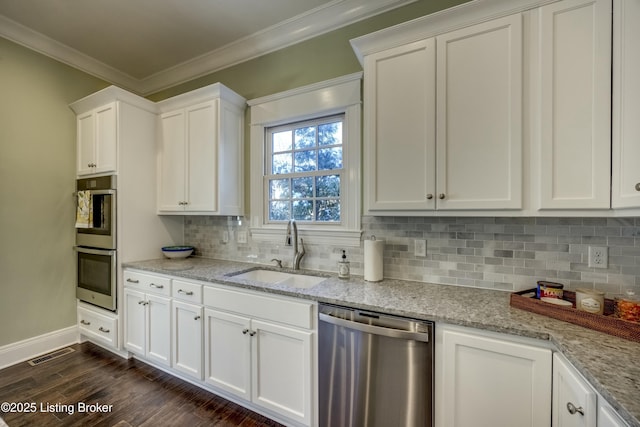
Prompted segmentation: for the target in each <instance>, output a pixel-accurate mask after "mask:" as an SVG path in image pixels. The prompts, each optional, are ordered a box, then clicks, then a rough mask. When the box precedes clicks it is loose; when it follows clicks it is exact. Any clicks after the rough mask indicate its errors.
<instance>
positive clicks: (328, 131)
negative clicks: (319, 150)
mask: <svg viewBox="0 0 640 427" xmlns="http://www.w3.org/2000/svg"><path fill="white" fill-rule="evenodd" d="M338 144H342V122H336V123H327V124H324V125H320V126H318V145H338Z"/></svg>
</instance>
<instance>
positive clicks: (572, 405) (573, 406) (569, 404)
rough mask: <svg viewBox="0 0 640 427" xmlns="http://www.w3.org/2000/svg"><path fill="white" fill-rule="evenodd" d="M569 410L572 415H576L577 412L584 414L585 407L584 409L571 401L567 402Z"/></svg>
mask: <svg viewBox="0 0 640 427" xmlns="http://www.w3.org/2000/svg"><path fill="white" fill-rule="evenodd" d="M567 411H569V413H570V414H571V415H575V413H576V412H577V413H579V414H580V415H584V409H582V406H580V407H578V408H576V405H574V404H573V403H571V402H568V403H567Z"/></svg>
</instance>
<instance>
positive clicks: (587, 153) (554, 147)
mask: <svg viewBox="0 0 640 427" xmlns="http://www.w3.org/2000/svg"><path fill="white" fill-rule="evenodd" d="M538 31H539V35H538V37H539V52H540V58H539V61H540V64H539V79H540V80H539V85H540V117H539V120H540V128H539V150H540V167H539V169H538V170H537V171H534V174H535V176H537V177H538V178H537V179H538V180H539V185H540V200H539V206H538V207H539V208H540V209H599V208H601V209H607V208H609V207H610V181H611V166H610V164H611V154H610V153H611V0H564V1H560V2H557V3H552V4H549V5H546V6H543V7H541V8H540V22H539V28H538Z"/></svg>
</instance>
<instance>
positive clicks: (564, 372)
mask: <svg viewBox="0 0 640 427" xmlns="http://www.w3.org/2000/svg"><path fill="white" fill-rule="evenodd" d="M551 425H552V427H596V426H597V427H625V426H627V424H626V423H625V422H624V421H623V420H622V419H621V418H620V416H619V415H618V414H617V413H616V411H615V410H614V409H613V408H612V407H611V406H610V405H609V404H608V403H607V402H606V400H604V398H602V397H601V396H600V395H599V394H598V393H597V392H596V391H595V389H594V388H593V387H592V386H591V384H589V383H588V382H587V380H586V379H584V377H583V376H582V375H581V374H580V373H579V372H578V371H577V370H576V369H575V368H574V367H573V366H572V365H571V364H570V363H569V361H567V359H566V358H564V357H563V356H561V355H560V354H558V353H554V355H553V421H552V423H551Z"/></svg>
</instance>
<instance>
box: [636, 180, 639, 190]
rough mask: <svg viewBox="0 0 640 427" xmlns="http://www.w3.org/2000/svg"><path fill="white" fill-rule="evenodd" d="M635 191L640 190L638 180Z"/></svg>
mask: <svg viewBox="0 0 640 427" xmlns="http://www.w3.org/2000/svg"><path fill="white" fill-rule="evenodd" d="M636 191H640V182H639V183H637V184H636Z"/></svg>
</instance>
